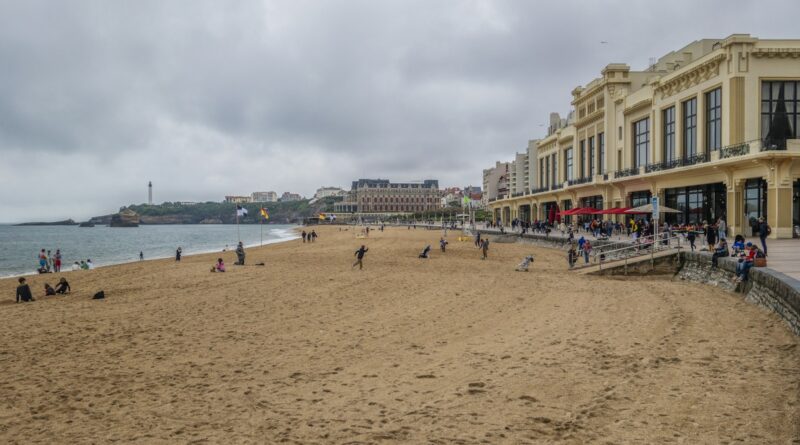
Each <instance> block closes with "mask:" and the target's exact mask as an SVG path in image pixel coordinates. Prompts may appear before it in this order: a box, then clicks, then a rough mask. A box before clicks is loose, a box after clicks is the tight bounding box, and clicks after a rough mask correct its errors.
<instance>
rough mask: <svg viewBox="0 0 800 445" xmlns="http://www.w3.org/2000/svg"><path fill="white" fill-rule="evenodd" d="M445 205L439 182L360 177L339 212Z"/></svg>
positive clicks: (336, 206) (413, 209)
mask: <svg viewBox="0 0 800 445" xmlns="http://www.w3.org/2000/svg"><path fill="white" fill-rule="evenodd" d="M439 208H441V192H440V191H439V181H438V180H435V179H426V180H424V181H422V182H402V183H392V182H390V181H389V180H388V179H359V180H358V181H353V185H352V188H351V189H350V191H349V192H348V193H347V196H346V197H345V198H344V200H343V201H342V202H337V203H335V204H334V211H335V212H344V213H419V212H427V211H432V210H437V209H439Z"/></svg>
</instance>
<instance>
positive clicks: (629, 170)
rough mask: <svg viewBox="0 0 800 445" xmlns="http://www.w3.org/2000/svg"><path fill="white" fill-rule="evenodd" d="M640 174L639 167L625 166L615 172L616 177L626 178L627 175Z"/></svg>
mask: <svg viewBox="0 0 800 445" xmlns="http://www.w3.org/2000/svg"><path fill="white" fill-rule="evenodd" d="M638 174H639V167H631V168H624V169H622V170H617V171H615V172H614V177H615V178H624V177H626V176H636V175H638Z"/></svg>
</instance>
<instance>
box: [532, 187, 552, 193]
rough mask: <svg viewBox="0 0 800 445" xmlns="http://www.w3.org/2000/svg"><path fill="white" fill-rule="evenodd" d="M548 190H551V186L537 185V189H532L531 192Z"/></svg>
mask: <svg viewBox="0 0 800 445" xmlns="http://www.w3.org/2000/svg"><path fill="white" fill-rule="evenodd" d="M548 191H550V187H547V186H544V187H537V188H535V189H531V194H536V193H543V192H548Z"/></svg>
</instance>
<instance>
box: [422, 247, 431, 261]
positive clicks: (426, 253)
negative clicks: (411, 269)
mask: <svg viewBox="0 0 800 445" xmlns="http://www.w3.org/2000/svg"><path fill="white" fill-rule="evenodd" d="M430 252H431V245H430V244H428V245H427V246H425V248H424V249H422V253H420V254H419V257H420V258H428V254H429V253H430Z"/></svg>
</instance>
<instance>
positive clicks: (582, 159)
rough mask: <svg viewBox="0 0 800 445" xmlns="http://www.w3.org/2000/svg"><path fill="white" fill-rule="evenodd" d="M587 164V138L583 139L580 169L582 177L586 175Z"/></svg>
mask: <svg viewBox="0 0 800 445" xmlns="http://www.w3.org/2000/svg"><path fill="white" fill-rule="evenodd" d="M585 164H586V140H585V139H584V140H582V141H581V158H580V170H579V171H580V173H581V176H580V177H581V178H583V177H584V176H585V175H586V169H585Z"/></svg>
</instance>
